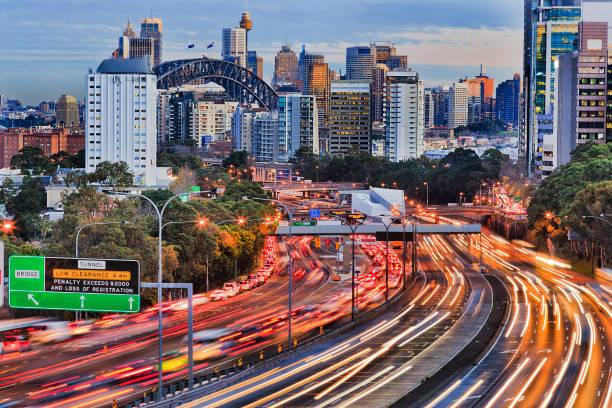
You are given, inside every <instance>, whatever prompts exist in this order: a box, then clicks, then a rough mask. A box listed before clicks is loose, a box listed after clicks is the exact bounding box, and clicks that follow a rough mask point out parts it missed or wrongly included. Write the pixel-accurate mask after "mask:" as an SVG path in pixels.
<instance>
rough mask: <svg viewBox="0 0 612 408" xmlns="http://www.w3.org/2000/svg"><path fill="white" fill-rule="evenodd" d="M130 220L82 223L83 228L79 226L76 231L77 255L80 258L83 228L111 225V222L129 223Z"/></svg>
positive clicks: (75, 252)
mask: <svg viewBox="0 0 612 408" xmlns="http://www.w3.org/2000/svg"><path fill="white" fill-rule="evenodd" d="M129 223H130V222H129V221H111V222H92V223H90V224H85V225H82V226H81V228H79V230H78V231H77V233H76V239H75V248H74V249H75V251H74V254H75V257H76V258H78V257H79V235H80V234H81V231H83V229H84V228H85V227H90V226H92V225H109V224H129Z"/></svg>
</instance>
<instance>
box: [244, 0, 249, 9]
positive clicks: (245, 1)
mask: <svg viewBox="0 0 612 408" xmlns="http://www.w3.org/2000/svg"><path fill="white" fill-rule="evenodd" d="M244 11H249V0H244Z"/></svg>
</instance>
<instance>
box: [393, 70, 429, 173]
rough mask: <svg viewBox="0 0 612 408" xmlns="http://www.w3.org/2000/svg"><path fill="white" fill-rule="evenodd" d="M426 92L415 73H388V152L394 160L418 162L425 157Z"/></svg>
mask: <svg viewBox="0 0 612 408" xmlns="http://www.w3.org/2000/svg"><path fill="white" fill-rule="evenodd" d="M424 91H425V89H424V86H423V82H421V81H419V75H418V74H417V73H416V72H414V71H404V72H389V73H388V74H387V80H386V86H385V151H386V156H387V158H388V159H389V160H391V161H394V162H399V161H403V160H408V159H416V158H417V157H419V156H420V155H421V154H423V151H424V143H423V133H424V125H423V120H424V100H423V94H424Z"/></svg>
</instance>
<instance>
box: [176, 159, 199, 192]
mask: <svg viewBox="0 0 612 408" xmlns="http://www.w3.org/2000/svg"><path fill="white" fill-rule="evenodd" d="M196 184H197V177H196V172H195V171H194V170H192V169H191V168H189V167H188V166H186V165H185V166H183V167H181V169H180V170H179V172H178V174H177V175H176V177H175V178H174V180H173V181H172V183H171V184H170V191H172V192H173V193H174V194H179V193H184V192H186V191H189V189H190V188H191V186H194V185H196Z"/></svg>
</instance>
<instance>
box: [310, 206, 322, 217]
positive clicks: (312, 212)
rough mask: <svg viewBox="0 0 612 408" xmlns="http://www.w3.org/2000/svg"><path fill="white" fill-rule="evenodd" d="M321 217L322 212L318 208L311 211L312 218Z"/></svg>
mask: <svg viewBox="0 0 612 408" xmlns="http://www.w3.org/2000/svg"><path fill="white" fill-rule="evenodd" d="M319 217H321V211H320V210H319V209H318V208H311V209H310V218H319Z"/></svg>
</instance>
